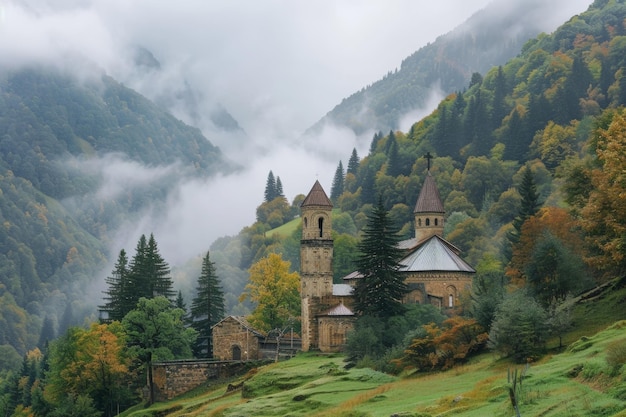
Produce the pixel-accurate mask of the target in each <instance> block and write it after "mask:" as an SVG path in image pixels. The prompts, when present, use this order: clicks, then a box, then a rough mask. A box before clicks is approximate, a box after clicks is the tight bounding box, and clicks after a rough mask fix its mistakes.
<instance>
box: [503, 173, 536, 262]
mask: <svg viewBox="0 0 626 417" xmlns="http://www.w3.org/2000/svg"><path fill="white" fill-rule="evenodd" d="M518 192H519V193H520V195H521V196H522V202H521V206H520V209H519V212H518V215H517V216H516V217H515V218H514V219H513V230H512V231H511V232H510V233H508V235H507V237H508V244H505V245H504V247H503V249H502V250H503V255H504V257H505V259H507V260H510V259H511V256H512V254H513V246H514V245H515V244H516V243H517V242H518V241H519V238H520V235H521V232H522V225H523V224H524V222H525V221H526V220H528V218H529V217H531V216H534V215H535V214H536V213H537V211H538V210H539V206H540V204H539V194H537V185H536V184H535V179H534V177H533V173H532V171H531V170H530V167H529V166H528V165H526V166H525V168H524V172H523V177H522V183H521V184H520V186H519V189H518Z"/></svg>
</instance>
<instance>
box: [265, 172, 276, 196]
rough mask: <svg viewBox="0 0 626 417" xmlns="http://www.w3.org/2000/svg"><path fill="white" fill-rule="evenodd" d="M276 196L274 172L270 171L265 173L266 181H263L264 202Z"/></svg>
mask: <svg viewBox="0 0 626 417" xmlns="http://www.w3.org/2000/svg"><path fill="white" fill-rule="evenodd" d="M275 198H276V179H275V178H274V173H273V172H272V171H270V173H269V174H267V182H266V183H265V202H266V203H269V202H270V201H272V200H273V199H275Z"/></svg>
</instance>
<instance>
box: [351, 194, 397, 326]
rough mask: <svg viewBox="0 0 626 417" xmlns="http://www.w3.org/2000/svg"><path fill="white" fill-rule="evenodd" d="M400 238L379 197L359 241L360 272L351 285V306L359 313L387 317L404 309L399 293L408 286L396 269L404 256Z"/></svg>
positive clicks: (358, 261)
mask: <svg viewBox="0 0 626 417" xmlns="http://www.w3.org/2000/svg"><path fill="white" fill-rule="evenodd" d="M399 241H400V237H399V235H398V229H397V228H396V227H395V226H394V225H393V223H392V220H391V219H390V217H389V214H388V212H387V210H385V208H384V207H383V203H382V199H380V198H379V201H378V204H377V205H376V206H374V208H373V210H372V213H371V214H370V215H369V216H368V219H367V224H366V226H365V228H364V229H363V239H362V240H361V242H360V243H359V244H358V250H359V256H358V258H357V261H356V266H357V270H358V271H359V272H360V273H361V274H362V276H363V277H362V278H361V279H359V280H358V281H357V284H356V286H355V288H354V301H355V305H354V307H355V310H356V311H357V312H358V313H360V314H363V315H371V316H379V317H383V318H387V317H391V316H395V315H399V314H401V313H402V312H403V311H404V306H403V305H402V297H404V295H405V294H406V292H407V287H406V284H405V283H404V278H403V276H402V274H401V273H400V272H399V269H400V267H401V265H400V263H399V262H400V260H401V259H402V256H403V252H402V250H401V249H399V248H398V242H399Z"/></svg>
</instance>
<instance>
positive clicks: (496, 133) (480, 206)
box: [212, 0, 626, 285]
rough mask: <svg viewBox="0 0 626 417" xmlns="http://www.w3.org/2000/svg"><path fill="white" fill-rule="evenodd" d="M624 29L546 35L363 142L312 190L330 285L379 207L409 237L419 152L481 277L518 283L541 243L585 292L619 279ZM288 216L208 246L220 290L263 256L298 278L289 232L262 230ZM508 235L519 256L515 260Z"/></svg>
mask: <svg viewBox="0 0 626 417" xmlns="http://www.w3.org/2000/svg"><path fill="white" fill-rule="evenodd" d="M624 19H626V4H625V2H624V1H622V0H598V1H596V2H595V3H594V4H593V5H592V6H590V8H589V10H588V11H586V12H585V13H582V14H581V15H580V16H577V17H574V18H572V19H570V20H568V21H567V22H566V23H565V24H563V25H562V26H561V27H559V28H558V29H557V30H556V31H555V32H554V33H553V34H551V35H546V34H542V35H540V36H538V37H537V38H534V39H532V40H530V41H528V42H527V43H526V44H525V45H524V47H523V49H522V50H521V52H520V53H519V54H518V56H517V57H515V58H513V59H511V60H509V61H508V62H507V63H506V64H505V65H503V66H501V67H493V68H491V69H490V70H489V71H488V72H486V73H485V74H484V75H480V74H475V76H474V77H473V79H472V81H471V82H470V84H469V85H468V86H467V87H468V88H467V89H466V91H464V92H462V93H457V94H451V95H449V96H448V97H447V98H446V99H445V100H443V101H442V102H441V103H440V104H439V106H438V108H437V109H436V110H435V111H434V112H433V113H432V114H431V115H429V116H428V117H425V118H424V119H422V120H419V121H416V123H415V124H413V126H412V127H411V129H410V130H409V131H408V132H402V131H391V132H389V133H388V134H386V135H385V134H382V133H379V134H375V135H374V137H373V139H372V142H371V146H370V149H369V153H368V154H367V155H366V156H364V157H362V158H358V157H356V159H355V154H354V153H353V155H352V156H350V155H346V159H345V160H344V161H343V164H342V165H340V166H338V169H337V174H336V176H335V181H334V182H333V184H332V186H331V185H330V184H324V185H323V186H324V188H325V189H326V190H327V191H329V190H332V191H331V193H330V194H331V198H332V199H333V201H334V207H335V218H334V219H333V229H334V232H335V234H334V241H335V252H334V254H335V256H334V259H333V262H334V269H335V279H336V282H340V280H341V277H342V276H344V275H346V274H348V273H350V272H351V271H353V268H354V263H353V260H354V253H355V250H356V245H357V242H358V231H359V230H361V228H362V227H363V225H364V222H365V219H366V214H367V213H368V212H369V210H371V207H372V205H373V204H374V203H376V201H377V199H378V198H379V197H381V198H382V199H383V202H384V205H385V207H386V208H387V209H388V210H389V211H390V214H391V216H393V217H394V218H395V219H396V221H397V222H399V224H400V226H401V228H402V234H403V236H404V237H406V238H409V237H412V233H413V230H414V226H413V223H412V222H413V214H412V210H413V207H414V205H415V202H416V199H417V196H418V194H419V189H420V187H421V184H422V183H423V181H424V177H425V173H426V165H427V161H426V159H425V158H424V155H426V153H427V152H430V153H431V154H432V155H434V156H435V159H434V160H433V162H432V165H433V166H432V169H431V171H432V173H433V176H434V177H435V178H436V181H437V185H438V187H439V190H440V193H441V195H442V198H443V199H444V200H445V201H444V205H445V208H446V213H447V219H446V226H445V230H444V233H445V236H446V238H447V239H448V240H450V241H451V242H452V243H454V244H455V245H456V246H457V247H459V248H460V249H461V250H462V251H463V256H464V258H465V259H466V260H467V261H468V262H469V263H470V264H472V265H473V266H475V267H477V269H478V271H479V273H495V274H499V275H504V274H505V272H506V273H507V274H510V275H511V276H513V277H516V278H515V279H520V280H522V281H523V279H524V275H525V273H526V271H524V265H527V264H531V263H532V262H534V261H536V260H537V259H534V258H532V256H538V254H539V253H540V252H533V249H534V248H535V245H536V244H539V243H541V244H547V243H548V242H547V241H543V240H542V239H543V237H546V236H548V235H546V233H548V232H549V234H550V235H553V236H557V237H558V240H557V241H550V242H551V243H550V244H556V245H557V246H558V247H559V251H560V252H559V253H561V254H563V258H562V259H566V258H567V259H571V258H570V257H574V258H578V259H579V260H580V259H584V260H585V261H587V263H586V265H585V266H581V269H580V273H581V274H582V275H584V276H585V277H587V278H589V277H593V278H595V279H596V280H599V281H602V280H603V279H605V278H606V276H607V274H608V275H609V276H610V275H611V274H616V273H617V274H619V273H622V272H623V271H624V270H626V269H625V267H624V259H625V254H624V251H623V245H620V244H619V242H620V236H623V234H622V230H624V229H623V228H624V227H625V226H624V225H625V224H626V213H625V212H624V207H623V204H622V205H620V204H618V202H619V201H620V197H619V195H620V192H624V188H623V182H621V181H622V180H623V174H622V172H623V169H624V161H623V157H620V155H624V154H626V153H625V152H624V149H625V144H624V143H623V134H620V133H619V132H620V126H621V120H622V118H623V110H621V109H622V108H623V106H624V105H626V77H625V76H624V74H625V70H624V69H625V68H626V58H625V57H626V49H625V48H626V25H625V23H624V21H625V20H624ZM609 127H610V129H609ZM348 158H350V159H349V162H348V163H347V164H346V163H345V162H346V160H347V159H348ZM620 158H622V159H620ZM344 166H347V167H348V168H347V170H344V169H343V167H344ZM526 167H528V168H529V169H530V171H531V173H532V179H533V180H534V184H533V186H535V187H536V192H537V194H538V201H536V204H537V205H538V207H533V210H534V211H533V213H535V214H537V217H536V218H535V219H534V221H533V225H532V228H531V227H529V230H528V232H527V233H528V235H527V236H526V237H524V236H521V237H520V233H521V230H520V227H521V224H522V223H523V220H526V219H527V217H528V216H526V217H520V213H521V212H522V211H523V206H522V201H523V198H524V196H523V195H522V194H523V193H524V192H525V191H524V189H523V188H524V187H523V180H524V176H525V174H524V172H525V169H526ZM620 175H621V176H620ZM338 178H339V180H337V179H338ZM619 184H622V185H621V186H620V185H619ZM609 187H613V188H609ZM620 187H621V188H620ZM306 191H307V190H303V192H306ZM542 206H543V209H542V210H541V211H539V212H536V210H537V209H538V208H540V207H542ZM281 207H282V208H281ZM268 210H269V211H268ZM272 210H274V211H275V212H276V213H275V215H274V214H273V213H272ZM288 210H289V204H288V203H287V202H286V201H285V202H283V204H282V206H281V205H279V204H277V203H276V202H266V203H263V205H262V206H261V207H260V208H259V209H258V210H257V214H259V213H262V214H263V216H259V215H257V218H258V220H259V222H258V223H256V224H255V225H253V226H251V227H249V228H246V229H244V230H243V231H242V232H241V234H240V235H239V236H237V237H235V238H232V239H222V240H220V241H218V242H216V244H215V245H214V246H213V248H212V249H214V252H213V254H214V256H215V259H220V262H219V263H218V265H220V264H222V263H223V262H222V261H221V260H222V259H224V260H225V262H226V263H228V266H226V267H223V268H222V269H221V271H222V274H223V277H224V278H226V279H227V280H228V279H229V277H230V276H231V275H232V276H233V277H238V276H239V275H241V271H245V270H246V269H247V268H248V267H249V266H250V263H251V262H255V261H256V260H258V259H260V258H261V257H263V256H265V255H266V254H267V253H269V252H272V251H279V252H281V253H282V254H283V257H285V258H286V259H288V260H290V261H291V265H292V267H293V268H297V265H299V253H298V250H297V245H298V241H299V240H298V239H299V236H298V235H297V233H298V231H296V232H295V233H294V235H292V236H289V237H287V238H282V239H281V238H278V237H277V236H274V235H272V233H271V232H269V233H268V230H270V229H271V228H272V227H274V226H273V225H270V224H269V222H267V221H265V220H264V219H269V218H276V217H280V215H281V214H280V213H282V212H285V213H286V212H287V211H288ZM513 235H517V236H518V237H520V238H521V239H522V240H524V239H526V240H524V242H525V244H526V246H525V247H523V248H519V250H517V251H515V250H514V249H513V248H512V247H511V243H512V242H511V239H512V236H513ZM546 239H547V237H546ZM555 242H556V243H555ZM540 247H541V246H540ZM236 248H243V249H240V252H239V253H236ZM232 260H235V261H238V263H234V262H233V261H232ZM509 262H513V264H509ZM552 264H553V265H557V264H558V263H557V262H556V261H555V262H553V263H552ZM507 279H508V278H507ZM233 282H234V281H233ZM586 285H588V283H587V284H586Z"/></svg>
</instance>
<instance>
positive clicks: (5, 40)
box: [0, 0, 590, 265]
mask: <svg viewBox="0 0 626 417" xmlns="http://www.w3.org/2000/svg"><path fill="white" fill-rule="evenodd" d="M499 1H502V2H505V0H499ZM520 1H522V0H520ZM488 2H489V1H488V0H440V1H437V2H430V1H429V2H426V1H415V0H391V1H387V2H381V1H374V0H366V1H357V0H322V1H316V2H304V1H289V0H266V1H251V0H248V1H244V0H232V1H212V0H211V1H207V0H185V1H183V2H172V1H167V2H166V1H162V0H133V1H128V0H13V1H4V2H2V3H0V60H1V61H2V64H3V65H4V66H5V67H13V68H18V67H19V66H22V65H28V64H32V63H41V62H45V63H49V64H53V65H55V66H58V67H60V68H64V69H66V70H68V71H72V72H74V73H76V74H77V75H79V76H81V77H90V76H93V75H94V69H96V68H97V69H99V70H102V71H104V72H106V73H107V74H109V75H111V76H113V77H114V78H115V79H117V80H118V81H120V82H123V83H124V84H125V85H127V86H129V87H132V88H134V89H136V90H137V91H139V92H140V93H142V94H144V95H145V96H147V97H148V98H150V99H153V100H155V101H156V102H158V103H161V104H165V105H167V106H168V108H169V110H170V111H171V112H172V113H173V114H174V115H175V116H177V117H178V118H180V119H181V120H183V121H185V122H187V123H190V124H193V125H196V126H197V127H199V128H200V129H202V131H203V132H204V134H205V136H206V137H207V138H208V139H209V140H210V141H211V142H212V143H214V144H216V145H218V146H219V147H220V148H221V149H222V151H223V152H224V154H225V156H226V157H227V158H229V159H230V160H232V161H233V162H235V163H237V164H239V165H240V166H242V167H243V169H242V170H240V171H238V172H237V173H235V174H233V175H229V176H226V177H225V176H220V177H216V178H212V179H209V180H185V179H184V178H183V177H182V176H181V180H180V181H179V182H178V184H177V186H176V187H175V189H174V190H173V191H172V193H171V194H170V196H169V197H168V200H167V201H166V206H167V210H166V211H165V212H159V213H154V212H151V211H147V212H146V213H145V216H144V217H143V218H142V220H141V221H139V222H133V223H132V224H129V225H127V226H126V227H124V228H123V229H122V230H120V231H119V232H118V233H117V235H116V237H117V239H115V243H114V245H115V247H112V248H111V250H112V253H114V254H115V253H117V252H118V251H119V249H120V248H121V247H124V248H126V249H127V250H129V249H132V248H134V246H135V244H136V242H137V240H138V238H139V236H140V235H141V234H142V233H144V234H149V233H154V234H155V237H156V239H157V242H158V243H159V247H160V249H161V251H162V253H163V255H164V257H165V259H166V260H167V261H168V262H170V263H171V264H173V265H175V264H177V263H182V262H184V261H185V260H186V259H188V258H189V257H191V256H196V255H199V254H201V253H203V252H205V251H206V250H207V249H208V247H209V245H210V244H211V242H213V241H214V240H215V239H216V238H217V237H220V236H223V235H234V234H237V233H238V232H239V230H241V228H242V227H244V226H246V225H250V224H251V223H253V222H254V220H255V209H256V207H257V206H258V205H259V204H260V203H261V202H262V200H263V192H264V188H265V182H266V178H267V174H268V172H269V171H270V170H272V171H273V173H274V175H276V176H279V177H280V178H281V181H282V184H283V189H284V192H285V194H286V196H287V198H288V200H289V201H291V200H292V199H293V197H294V196H296V195H297V194H306V193H307V192H308V191H309V189H310V188H311V186H312V185H313V183H314V182H315V180H319V181H320V182H321V184H322V186H323V187H324V188H325V189H326V191H327V193H329V192H330V186H331V181H332V177H333V175H334V171H335V168H336V166H337V164H338V162H339V160H342V161H343V163H344V167H345V166H346V165H347V160H348V158H349V156H350V153H351V151H352V149H353V148H355V147H356V148H357V151H358V153H359V155H360V156H361V157H363V156H365V155H366V152H367V149H368V147H369V141H370V139H371V136H372V134H373V132H367V133H366V134H364V137H362V138H357V137H355V136H354V134H353V133H352V132H351V131H350V130H348V129H346V128H343V127H340V126H326V128H325V129H324V130H323V131H322V132H321V133H320V134H319V136H317V137H315V138H309V139H308V140H304V139H303V138H302V137H301V134H302V132H303V131H304V130H306V129H307V128H308V127H310V126H311V125H313V124H314V123H315V122H316V121H318V120H319V119H320V118H321V117H322V116H323V115H325V114H326V113H327V112H328V111H330V110H331V109H332V108H333V107H334V106H335V105H337V104H338V103H340V102H341V100H342V99H343V98H345V97H348V96H349V95H351V94H352V93H354V92H356V91H358V90H360V89H361V88H363V87H365V86H367V85H369V84H371V83H373V82H375V81H377V80H379V79H381V78H382V77H383V76H384V75H385V74H386V73H387V72H389V71H393V70H394V69H395V68H397V67H399V66H400V63H401V61H402V60H403V59H404V58H406V57H407V56H409V55H410V54H411V53H413V52H415V51H416V50H418V49H419V48H420V47H422V46H424V45H426V44H427V43H428V42H433V41H434V40H435V39H436V38H437V36H439V35H442V34H444V33H447V32H449V31H450V30H452V29H453V28H454V27H456V26H458V25H459V24H461V23H462V22H464V21H465V20H466V19H467V18H469V17H470V16H471V15H472V14H473V13H474V12H476V11H477V10H479V9H481V8H483V7H484V6H486V5H487V4H488ZM526 2H527V3H529V7H534V6H535V5H536V4H538V3H537V1H536V0H527V1H526ZM541 3H553V4H554V9H553V12H551V13H543V14H542V18H543V17H545V18H546V21H545V25H546V30H547V31H550V30H552V29H554V28H556V26H557V24H559V23H561V22H563V21H565V20H566V19H568V18H569V17H570V16H572V15H573V14H576V13H579V12H581V11H583V10H585V9H586V8H587V5H588V4H589V3H590V0H585V1H582V0H576V1H566V0H552V2H541ZM138 48H143V49H141V50H146V51H149V53H150V54H152V57H154V59H155V60H156V61H154V62H148V63H146V62H143V63H140V64H138V63H137V59H136V58H137V51H138ZM95 72H96V73H97V71H95ZM432 91H433V93H432V95H431V98H430V99H429V100H428V103H427V106H426V108H423V109H414V111H412V112H410V113H409V114H407V115H406V116H405V117H404V118H403V119H402V123H401V126H402V127H403V129H407V130H408V127H409V126H410V125H411V124H412V123H413V122H415V121H417V120H419V118H421V117H423V116H424V115H426V114H428V113H429V112H431V111H432V109H433V108H435V107H436V105H437V103H438V102H439V100H440V98H441V96H442V93H441V92H439V91H438V89H437V86H433V90H432ZM220 106H221V107H223V108H225V109H226V110H227V111H228V112H229V113H230V114H231V115H232V116H233V117H234V119H235V120H236V121H237V122H238V124H239V126H240V127H241V130H239V131H228V132H227V131H224V130H223V129H222V128H220V127H219V126H216V125H215V124H214V123H213V121H212V120H211V118H210V117H209V115H210V114H211V113H212V112H214V111H215V110H216V109H217V108H219V107H220ZM107 158H108V159H105V160H102V161H94V163H93V164H91V165H90V166H91V168H89V169H100V170H101V173H102V175H103V178H104V181H103V188H102V189H101V190H100V191H99V194H98V196H99V197H102V198H104V197H106V196H110V195H111V193H115V192H119V191H120V190H122V189H123V188H124V187H129V186H131V185H132V186H141V181H144V182H145V181H151V180H156V179H158V175H164V173H167V174H168V175H171V173H172V172H176V170H177V167H176V166H171V167H159V168H158V169H157V168H154V167H153V168H147V167H141V166H139V165H138V164H136V163H134V162H129V161H127V160H124V159H123V158H111V157H107ZM85 169H87V168H85ZM130 179H132V184H131V183H129V180H130Z"/></svg>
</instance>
